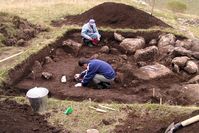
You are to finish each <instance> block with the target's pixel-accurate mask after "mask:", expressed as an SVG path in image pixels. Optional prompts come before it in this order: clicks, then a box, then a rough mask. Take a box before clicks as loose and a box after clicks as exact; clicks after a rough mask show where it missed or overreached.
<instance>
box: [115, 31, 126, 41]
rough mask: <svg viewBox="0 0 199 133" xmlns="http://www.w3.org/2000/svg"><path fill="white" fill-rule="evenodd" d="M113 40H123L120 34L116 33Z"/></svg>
mask: <svg viewBox="0 0 199 133" xmlns="http://www.w3.org/2000/svg"><path fill="white" fill-rule="evenodd" d="M114 38H115V40H117V41H119V42H121V41H123V40H124V39H125V38H124V37H123V36H122V35H121V34H118V33H116V32H114Z"/></svg>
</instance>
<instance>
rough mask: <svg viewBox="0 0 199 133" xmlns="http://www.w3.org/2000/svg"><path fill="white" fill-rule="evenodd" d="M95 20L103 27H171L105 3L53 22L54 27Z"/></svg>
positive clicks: (120, 5) (146, 15)
mask: <svg viewBox="0 0 199 133" xmlns="http://www.w3.org/2000/svg"><path fill="white" fill-rule="evenodd" d="M91 18H93V19H95V20H96V24H97V25H98V26H101V27H112V28H134V29H147V28H151V27H154V26H159V27H170V26H169V25H168V24H166V23H164V22H163V21H161V20H160V19H158V18H156V17H154V16H152V15H150V14H148V13H146V12H144V11H142V10H139V9H136V8H134V7H132V6H129V5H126V4H121V3H113V2H105V3H102V4H100V5H97V6H95V7H93V8H91V9H89V10H88V11H86V12H84V13H82V14H79V15H74V16H66V17H65V20H58V21H53V23H52V24H53V25H54V26H61V25H63V24H66V25H71V24H77V25H83V24H84V23H86V22H88V20H89V19H91Z"/></svg>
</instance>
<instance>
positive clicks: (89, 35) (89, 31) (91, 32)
mask: <svg viewBox="0 0 199 133" xmlns="http://www.w3.org/2000/svg"><path fill="white" fill-rule="evenodd" d="M81 36H82V37H83V38H86V39H88V40H91V39H95V38H100V37H101V36H100V34H99V32H98V30H97V27H96V25H93V28H92V27H91V26H90V24H89V23H86V24H84V25H83V27H82V31H81Z"/></svg>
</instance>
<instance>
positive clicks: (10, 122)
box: [0, 99, 68, 133]
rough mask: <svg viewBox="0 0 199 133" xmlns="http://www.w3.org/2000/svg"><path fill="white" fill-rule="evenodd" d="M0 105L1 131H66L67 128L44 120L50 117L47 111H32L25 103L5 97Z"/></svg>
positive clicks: (30, 132) (2, 132)
mask: <svg viewBox="0 0 199 133" xmlns="http://www.w3.org/2000/svg"><path fill="white" fill-rule="evenodd" d="M0 107H1V109H0V118H1V119H0V132H1V133H58V132H64V133H68V131H67V130H64V129H62V128H59V127H54V126H52V125H51V124H50V123H48V122H47V121H46V119H47V118H48V117H50V114H49V113H46V114H45V115H40V114H37V113H34V112H33V111H32V109H31V107H30V106H29V105H27V104H24V105H22V104H19V103H17V102H15V101H12V100H8V99H6V100H1V101H0Z"/></svg>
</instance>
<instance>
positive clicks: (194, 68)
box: [184, 61, 198, 74]
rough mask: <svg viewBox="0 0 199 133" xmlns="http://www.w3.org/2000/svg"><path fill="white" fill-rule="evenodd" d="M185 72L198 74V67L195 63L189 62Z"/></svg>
mask: <svg viewBox="0 0 199 133" xmlns="http://www.w3.org/2000/svg"><path fill="white" fill-rule="evenodd" d="M184 70H185V71H187V72H188V73H189V74H194V73H197V72H198V66H197V64H196V63H195V62H193V61H188V62H187V64H186V66H185V67H184Z"/></svg>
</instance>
